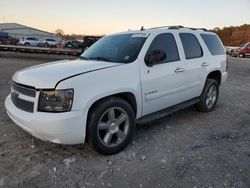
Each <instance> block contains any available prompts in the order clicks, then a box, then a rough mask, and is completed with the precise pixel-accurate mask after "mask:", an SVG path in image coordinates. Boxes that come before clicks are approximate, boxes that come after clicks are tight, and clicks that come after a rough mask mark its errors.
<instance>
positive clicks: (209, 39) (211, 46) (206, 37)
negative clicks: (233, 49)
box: [201, 34, 225, 55]
mask: <svg viewBox="0 0 250 188" xmlns="http://www.w3.org/2000/svg"><path fill="white" fill-rule="evenodd" d="M201 38H202V39H203V41H204V42H205V44H206V46H207V48H208V50H209V51H210V53H211V54H212V55H224V54H225V50H224V47H223V46H222V44H221V42H220V39H219V38H218V37H217V36H216V35H211V34H201Z"/></svg>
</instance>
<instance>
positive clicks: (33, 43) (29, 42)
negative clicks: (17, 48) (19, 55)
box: [19, 37, 41, 46]
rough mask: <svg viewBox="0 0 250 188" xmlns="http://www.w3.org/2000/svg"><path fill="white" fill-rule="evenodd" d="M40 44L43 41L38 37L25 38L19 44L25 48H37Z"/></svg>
mask: <svg viewBox="0 0 250 188" xmlns="http://www.w3.org/2000/svg"><path fill="white" fill-rule="evenodd" d="M40 42H41V40H40V39H39V38H36V37H23V38H21V40H20V41H19V44H20V45H24V46H37V45H38V44H39V43H40Z"/></svg>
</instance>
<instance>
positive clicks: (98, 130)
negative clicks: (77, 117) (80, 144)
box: [87, 97, 135, 155]
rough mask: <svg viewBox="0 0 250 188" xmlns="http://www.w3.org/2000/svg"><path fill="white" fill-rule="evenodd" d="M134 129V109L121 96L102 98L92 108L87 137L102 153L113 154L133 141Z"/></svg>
mask: <svg viewBox="0 0 250 188" xmlns="http://www.w3.org/2000/svg"><path fill="white" fill-rule="evenodd" d="M134 129H135V113H134V110H133V109H132V107H131V105H130V104H129V103H128V102H127V101H125V100H123V99H121V98H119V97H111V98H108V99H105V100H102V101H101V102H99V103H97V104H96V105H95V106H94V107H93V108H92V110H90V113H89V116H88V125H87V138H88V142H89V143H90V145H91V146H92V147H93V148H94V149H95V150H96V151H97V152H99V153H101V154H104V155H111V154H115V153H118V152H120V151H121V150H123V149H124V148H125V147H126V146H127V145H128V144H129V142H130V141H131V139H132V137H133V134H134Z"/></svg>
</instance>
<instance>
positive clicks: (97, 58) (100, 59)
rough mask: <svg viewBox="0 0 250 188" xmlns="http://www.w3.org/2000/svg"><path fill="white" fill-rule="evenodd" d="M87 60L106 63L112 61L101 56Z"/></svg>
mask: <svg viewBox="0 0 250 188" xmlns="http://www.w3.org/2000/svg"><path fill="white" fill-rule="evenodd" d="M87 59H88V60H97V61H107V62H112V60H110V59H109V58H107V57H101V56H98V57H89V58H87Z"/></svg>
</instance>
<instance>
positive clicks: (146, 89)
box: [141, 33, 186, 115]
mask: <svg viewBox="0 0 250 188" xmlns="http://www.w3.org/2000/svg"><path fill="white" fill-rule="evenodd" d="M152 51H164V52H165V54H166V58H165V59H164V60H163V61H160V62H157V63H154V64H153V65H151V66H149V65H146V63H145V66H142V67H143V70H142V73H141V81H142V95H143V96H142V98H143V100H144V101H143V115H146V114H150V113H153V112H156V111H159V110H161V109H164V108H167V107H170V106H172V105H175V104H178V103H180V102H183V101H185V99H186V98H185V88H186V85H185V84H186V82H185V76H184V74H185V66H184V63H183V61H181V60H180V56H179V52H178V48H177V45H176V41H175V37H174V35H173V34H171V33H163V34H159V35H157V36H156V37H155V38H154V40H153V42H152V43H151V45H150V47H149V49H148V52H147V54H146V56H147V55H148V54H150V52H152Z"/></svg>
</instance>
